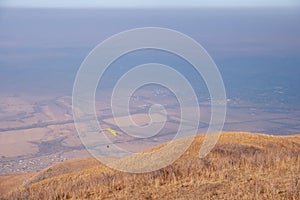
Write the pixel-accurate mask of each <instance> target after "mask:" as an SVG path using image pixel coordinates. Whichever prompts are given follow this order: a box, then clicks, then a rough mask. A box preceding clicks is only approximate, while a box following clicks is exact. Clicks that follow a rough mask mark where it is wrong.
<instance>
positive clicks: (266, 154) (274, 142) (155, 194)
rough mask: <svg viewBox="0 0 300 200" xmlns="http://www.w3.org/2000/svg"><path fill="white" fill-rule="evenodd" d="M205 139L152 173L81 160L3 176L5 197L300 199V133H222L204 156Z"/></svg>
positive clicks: (199, 139) (0, 179)
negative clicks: (134, 171)
mask: <svg viewBox="0 0 300 200" xmlns="http://www.w3.org/2000/svg"><path fill="white" fill-rule="evenodd" d="M203 138H204V137H203V135H199V136H197V137H196V139H195V141H194V142H193V143H192V145H191V146H190V148H189V149H188V150H187V151H186V152H185V153H184V154H183V155H182V156H181V157H180V159H178V160H177V161H176V162H175V163H173V164H172V165H170V166H168V167H166V168H163V169H160V170H158V171H154V172H150V173H144V174H130V173H124V172H119V171H115V170H112V169H110V168H108V167H106V166H104V165H102V164H100V163H98V162H97V161H96V160H94V159H78V160H74V161H67V162H64V163H60V164H57V165H54V166H52V167H49V168H47V169H45V170H43V171H41V172H39V173H35V174H25V175H24V174H23V175H19V176H18V175H11V176H2V177H0V182H1V183H0V192H1V193H2V194H3V195H2V197H1V198H0V199H72V198H74V199H298V198H299V196H300V135H293V136H270V135H264V134H253V133H240V132H239V133H237V132H230V133H222V135H221V138H220V140H219V141H218V144H217V145H216V146H215V148H214V149H213V150H212V152H211V153H210V154H209V155H208V156H207V157H205V158H204V159H199V157H198V152H199V148H200V146H201V143H202V141H203ZM182 141H183V140H181V141H180V140H179V141H178V142H179V143H180V142H182ZM25 179H26V181H24V180H25ZM15 180H18V181H15ZM12 181H14V182H15V187H12V185H11V183H12ZM9 185H10V186H9Z"/></svg>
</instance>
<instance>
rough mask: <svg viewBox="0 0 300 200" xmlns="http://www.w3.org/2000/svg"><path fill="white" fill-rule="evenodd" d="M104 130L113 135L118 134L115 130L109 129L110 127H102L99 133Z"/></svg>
mask: <svg viewBox="0 0 300 200" xmlns="http://www.w3.org/2000/svg"><path fill="white" fill-rule="evenodd" d="M105 131H108V132H110V133H112V134H113V135H114V136H115V137H116V136H117V135H118V134H117V131H115V130H114V129H111V128H104V129H102V130H100V131H99V133H102V132H105Z"/></svg>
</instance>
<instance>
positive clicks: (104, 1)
mask: <svg viewBox="0 0 300 200" xmlns="http://www.w3.org/2000/svg"><path fill="white" fill-rule="evenodd" d="M216 6H218V7H257V6H258V7H260V6H279V7H280V6H289V7H293V6H300V1H299V0H243V1H241V0H226V1H225V0H201V1H200V0H184V1H182V0H163V1H162V0H1V2H0V7H54V8H86V7H100V8H131V7H158V8H170V7H216Z"/></svg>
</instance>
